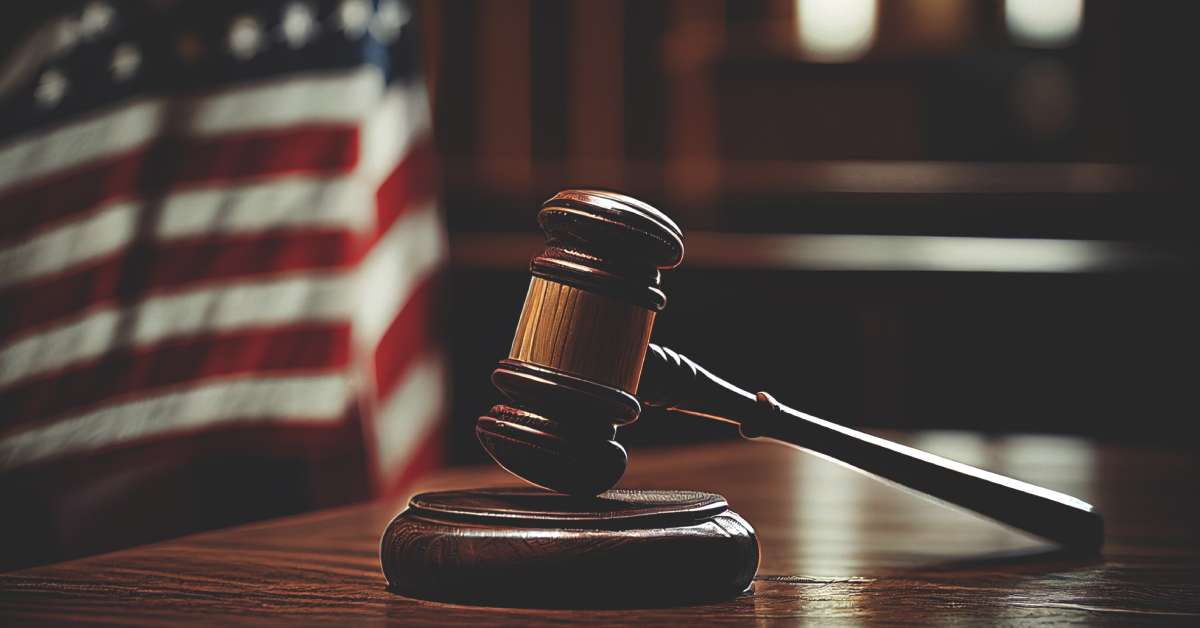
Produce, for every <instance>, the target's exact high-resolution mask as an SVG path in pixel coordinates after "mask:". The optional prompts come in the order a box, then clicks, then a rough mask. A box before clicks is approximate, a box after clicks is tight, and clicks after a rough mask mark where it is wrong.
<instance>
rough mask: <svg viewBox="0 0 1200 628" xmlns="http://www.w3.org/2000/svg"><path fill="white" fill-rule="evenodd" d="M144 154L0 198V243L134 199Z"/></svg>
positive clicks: (93, 166)
mask: <svg viewBox="0 0 1200 628" xmlns="http://www.w3.org/2000/svg"><path fill="white" fill-rule="evenodd" d="M145 164H146V150H145V149H138V150H134V151H130V152H128V153H125V154H123V155H120V156H118V157H114V158H111V159H107V160H105V161H101V162H97V163H92V164H88V165H86V166H82V167H79V168H72V169H71V170H68V171H65V172H61V173H58V174H54V175H52V176H50V177H46V178H43V179H39V180H38V181H36V182H32V183H29V184H26V185H22V186H21V187H19V188H17V189H15V190H10V191H8V192H6V193H4V194H2V195H0V243H5V244H8V243H11V242H13V241H16V240H20V239H22V238H24V237H26V236H28V235H29V234H30V233H31V232H33V231H35V230H37V229H38V228H41V227H46V226H49V225H52V224H54V223H56V222H58V221H60V220H62V219H65V218H68V217H70V216H74V215H76V214H79V213H82V212H84V211H87V210H88V209H91V208H93V207H96V206H97V205H100V204H102V203H108V202H112V201H117V200H121V199H128V198H131V197H134V196H136V195H137V190H138V178H139V176H140V173H141V171H142V169H143V167H144V166H145Z"/></svg>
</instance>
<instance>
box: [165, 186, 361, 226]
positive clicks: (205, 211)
mask: <svg viewBox="0 0 1200 628" xmlns="http://www.w3.org/2000/svg"><path fill="white" fill-rule="evenodd" d="M375 190H376V187H375V186H374V185H371V184H370V183H368V182H365V181H362V180H360V179H357V178H355V177H353V176H344V177H333V178H324V179H317V178H309V177H303V176H291V177H286V178H282V179H274V180H271V181H267V182H266V183H253V184H250V185H239V186H229V187H208V188H198V189H193V190H188V191H184V192H176V193H174V194H172V195H170V196H169V197H167V200H166V202H165V203H164V206H163V212H162V218H161V220H160V222H159V224H158V228H157V230H156V231H157V236H158V237H159V239H162V240H169V239H172V238H187V237H195V236H202V235H210V234H248V233H262V232H267V231H273V230H278V229H293V230H295V229H307V228H321V227H324V228H332V229H345V230H348V231H352V232H359V233H361V232H365V231H367V230H369V229H370V228H371V225H372V224H373V223H374V221H375Z"/></svg>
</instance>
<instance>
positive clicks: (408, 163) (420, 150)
mask: <svg viewBox="0 0 1200 628" xmlns="http://www.w3.org/2000/svg"><path fill="white" fill-rule="evenodd" d="M435 166H436V162H435V159H434V154H433V144H432V142H431V140H430V138H428V137H423V138H422V139H421V140H419V141H417V142H416V143H414V144H413V146H412V148H411V149H410V150H409V152H408V154H407V155H405V156H404V160H403V161H401V162H400V164H399V165H397V166H396V168H395V169H394V170H392V172H391V173H390V174H389V175H388V177H387V178H386V179H384V181H383V183H382V184H380V186H379V191H378V192H376V194H375V212H376V221H375V223H376V226H377V227H376V232H377V233H378V234H380V235H382V234H384V233H386V232H387V230H388V228H389V227H391V226H392V223H394V222H396V219H397V218H399V217H400V216H402V215H404V213H405V212H406V211H408V210H410V209H411V208H412V207H413V206H414V205H416V204H417V202H419V201H422V200H424V199H429V198H433V195H434V192H436V186H437V179H436V176H435V175H436V174H437V173H436V168H435Z"/></svg>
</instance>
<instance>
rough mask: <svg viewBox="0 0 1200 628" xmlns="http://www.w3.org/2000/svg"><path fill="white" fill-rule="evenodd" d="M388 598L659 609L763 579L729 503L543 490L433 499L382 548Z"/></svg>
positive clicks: (408, 514)
mask: <svg viewBox="0 0 1200 628" xmlns="http://www.w3.org/2000/svg"><path fill="white" fill-rule="evenodd" d="M380 560H381V562H382V563H383V572H384V574H385V575H386V576H387V579H388V584H389V588H390V589H391V590H392V591H395V592H397V593H401V594H404V595H408V596H412V597H418V598H425V599H433V600H443V601H450V602H460V603H468V604H487V605H500V606H533V607H590V608H594V607H630V606H640V605H650V606H660V605H671V604H680V603H688V602H700V601H707V600H714V599H721V598H728V597H732V596H735V595H738V594H739V593H742V592H744V591H746V590H747V589H748V588H749V586H750V582H751V580H752V579H753V578H754V574H755V572H756V571H757V570H758V540H757V538H755V536H754V529H753V528H751V527H750V524H749V523H746V520H745V519H742V518H741V516H739V515H738V514H737V513H735V512H733V511H731V510H729V505H728V504H727V503H726V502H725V498H724V497H721V496H720V495H714V494H712V493H701V492H697V491H634V490H620V489H616V490H610V491H608V492H606V493H603V494H601V495H600V496H598V497H589V498H578V497H570V496H567V495H561V494H557V493H548V492H545V491H542V490H539V489H534V488H492V489H479V490H471V491H447V492H440V493H423V494H420V495H417V496H416V497H413V498H412V500H411V501H410V502H409V505H408V508H406V509H405V510H404V511H403V512H401V513H400V514H399V515H397V516H396V518H395V519H394V520H392V523H391V524H390V525H388V528H387V530H386V531H385V532H384V534H383V539H382V541H381V549H380Z"/></svg>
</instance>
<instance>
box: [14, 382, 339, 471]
mask: <svg viewBox="0 0 1200 628" xmlns="http://www.w3.org/2000/svg"><path fill="white" fill-rule="evenodd" d="M349 399H350V386H349V385H348V382H347V381H346V377H345V375H344V374H342V373H336V374H325V375H307V376H291V377H271V378H242V379H225V380H220V381H207V382H203V383H200V384H196V385H194V386H189V387H187V388H186V389H184V390H176V391H173V392H169V393H165V394H159V395H155V396H151V397H145V398H142V399H138V400H136V401H130V402H126V403H120V404H116V405H112V406H108V407H105V408H101V409H99V410H94V411H92V412H87V413H85V414H80V415H76V416H73V417H70V418H67V419H63V420H61V421H56V422H55V423H53V424H51V425H47V426H42V427H37V428H34V429H30V430H27V431H24V432H19V433H16V434H13V435H11V436H8V437H6V438H4V439H2V440H0V469H11V468H13V467H17V466H20V465H24V464H29V463H32V462H37V461H39V460H43V459H45V458H49V457H53V456H58V455H65V454H71V453H78V452H82V451H88V450H94V449H99V448H101V447H105V446H109V445H117V444H122V443H129V442H132V441H135V440H138V439H142V438H146V437H151V436H157V435H162V434H168V433H171V432H177V431H182V430H187V429H190V428H203V427H212V426H217V425H222V424H231V423H237V422H254V423H257V422H276V421H282V422H304V423H336V422H337V421H340V420H342V419H343V418H344V417H345V409H346V407H347V404H348V402H349Z"/></svg>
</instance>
